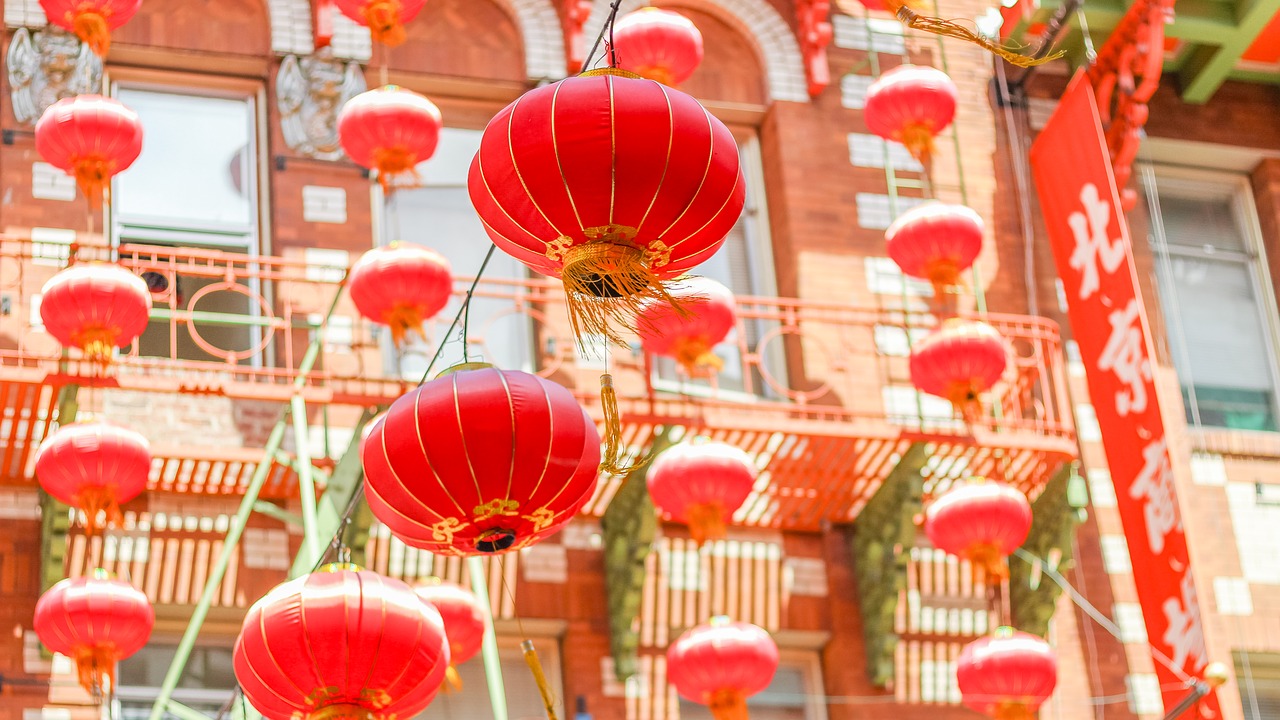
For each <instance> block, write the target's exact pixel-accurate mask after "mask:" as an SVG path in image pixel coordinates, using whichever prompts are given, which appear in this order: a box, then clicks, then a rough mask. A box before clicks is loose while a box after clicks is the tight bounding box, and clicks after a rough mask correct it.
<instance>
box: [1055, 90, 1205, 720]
mask: <svg viewBox="0 0 1280 720" xmlns="http://www.w3.org/2000/svg"><path fill="white" fill-rule="evenodd" d="M1031 167H1032V171H1033V173H1034V175H1035V180H1036V187H1037V190H1038V192H1039V196H1040V209H1041V211H1042V212H1043V215H1044V220H1045V227H1046V228H1048V231H1049V240H1050V243H1051V245H1052V246H1053V253H1054V259H1055V261H1056V262H1057V266H1058V274H1059V276H1061V278H1062V284H1063V288H1064V290H1065V291H1066V296H1067V313H1068V315H1069V316H1070V319H1071V330H1072V334H1073V336H1074V338H1075V341H1076V343H1077V344H1078V345H1079V347H1080V358H1081V360H1082V361H1083V362H1084V365H1085V377H1086V379H1087V380H1088V383H1089V397H1090V398H1091V399H1092V400H1093V403H1094V411H1095V413H1096V414H1097V417H1098V427H1099V428H1100V429H1101V430H1102V444H1103V448H1104V449H1105V450H1106V456H1107V465H1108V466H1109V469H1110V471H1111V478H1112V481H1113V482H1114V484H1115V487H1116V505H1117V509H1118V510H1119V511H1120V520H1121V523H1122V524H1123V526H1124V533H1125V538H1126V539H1127V540H1128V545H1129V554H1130V556H1131V557H1132V560H1133V563H1132V564H1133V580H1134V584H1135V586H1136V588H1137V592H1138V601H1139V603H1140V604H1141V606H1142V615H1143V620H1144V621H1145V623H1146V626H1147V637H1148V639H1149V640H1150V642H1151V644H1152V648H1153V652H1154V653H1156V654H1157V655H1159V656H1160V657H1162V658H1170V659H1171V660H1172V661H1173V663H1174V664H1176V665H1177V666H1178V670H1179V671H1178V672H1175V671H1174V670H1172V669H1170V668H1169V667H1167V666H1166V665H1165V664H1164V663H1162V662H1160V660H1159V659H1157V661H1156V663H1155V666H1156V674H1157V675H1158V676H1159V678H1160V685H1161V687H1162V688H1163V690H1162V696H1163V700H1164V706H1165V709H1166V710H1168V709H1171V708H1173V707H1175V706H1176V705H1178V704H1179V703H1180V702H1181V701H1182V699H1183V698H1184V697H1185V696H1186V694H1187V686H1186V683H1185V682H1183V681H1182V678H1183V677H1185V676H1186V675H1197V674H1198V673H1200V672H1202V671H1203V669H1204V667H1205V665H1206V664H1207V661H1208V657H1209V653H1208V649H1207V647H1206V645H1205V638H1204V631H1203V626H1202V624H1201V619H1200V605H1199V603H1198V602H1197V600H1196V593H1195V578H1194V576H1193V575H1192V574H1191V567H1190V557H1189V554H1188V552H1187V538H1186V534H1185V531H1184V529H1183V526H1182V519H1181V513H1180V512H1179V508H1178V496H1177V488H1176V485H1175V483H1174V473H1173V464H1172V462H1171V460H1170V456H1169V448H1168V444H1167V442H1166V436H1165V430H1164V422H1163V420H1162V418H1161V415H1160V403H1159V398H1158V397H1157V395H1156V390H1155V383H1154V380H1153V373H1152V364H1151V358H1152V353H1151V343H1150V333H1149V332H1148V331H1147V324H1146V318H1145V315H1144V313H1143V308H1142V298H1141V297H1140V295H1139V293H1138V283H1137V279H1136V275H1135V274H1134V269H1133V257H1132V254H1131V252H1130V247H1129V229H1128V226H1127V225H1126V223H1125V219H1124V216H1123V215H1121V214H1120V209H1119V208H1120V198H1119V191H1118V189H1117V187H1116V182H1115V177H1114V176H1113V174H1112V168H1111V160H1110V155H1109V153H1108V151H1107V145H1106V141H1105V139H1104V137H1103V133H1102V126H1101V124H1100V122H1099V120H1098V109H1097V105H1096V103H1095V101H1094V97H1093V88H1092V86H1091V85H1090V84H1089V82H1088V79H1087V78H1086V77H1085V76H1084V74H1083V73H1081V74H1078V75H1077V76H1076V79H1075V80H1073V81H1072V83H1071V85H1070V87H1068V88H1067V92H1066V94H1064V95H1063V97H1062V100H1061V101H1060V102H1059V103H1058V108H1057V110H1056V111H1054V114H1053V117H1051V118H1050V119H1049V122H1048V124H1046V125H1045V128H1044V131H1043V132H1041V133H1040V137H1038V138H1037V139H1036V142H1035V144H1034V145H1033V146H1032V148H1031ZM1196 709H1197V713H1198V716H1199V717H1200V718H1220V717H1221V710H1220V708H1219V706H1218V700H1217V696H1216V695H1214V694H1212V693H1211V694H1209V695H1207V696H1205V697H1204V698H1203V699H1201V700H1200V702H1199V703H1198V705H1197V708H1196ZM1188 717H1190V716H1188Z"/></svg>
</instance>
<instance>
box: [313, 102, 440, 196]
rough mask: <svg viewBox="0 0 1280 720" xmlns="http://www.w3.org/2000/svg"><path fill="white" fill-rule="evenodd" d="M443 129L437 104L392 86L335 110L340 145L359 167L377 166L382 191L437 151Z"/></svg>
mask: <svg viewBox="0 0 1280 720" xmlns="http://www.w3.org/2000/svg"><path fill="white" fill-rule="evenodd" d="M442 127H444V120H443V119H442V118H441V116H440V109H439V108H437V107H436V105H435V103H433V102H431V101H430V100H428V99H427V98H425V97H423V96H422V95H419V94H418V93H416V92H413V91H412V90H405V89H404V88H401V87H396V86H395V85H387V86H386V87H381V88H377V89H374V90H368V91H366V92H362V93H360V94H359V95H357V96H355V97H353V98H351V99H350V100H348V101H347V102H346V104H345V105H343V106H342V111H341V112H339V113H338V140H339V142H341V143H342V149H343V150H344V151H346V153H347V156H348V157H350V158H351V160H352V161H353V162H355V163H356V164H357V165H360V166H362V167H366V168H369V169H370V170H376V171H377V172H378V182H379V183H381V184H382V187H383V189H384V190H389V189H390V187H391V185H390V183H391V179H392V178H393V177H396V176H400V175H405V174H409V175H412V174H413V172H414V167H416V166H417V164H418V163H420V162H425V161H426V160H428V159H430V158H431V156H432V155H434V154H435V152H436V146H438V145H439V144H440V129H441V128H442Z"/></svg>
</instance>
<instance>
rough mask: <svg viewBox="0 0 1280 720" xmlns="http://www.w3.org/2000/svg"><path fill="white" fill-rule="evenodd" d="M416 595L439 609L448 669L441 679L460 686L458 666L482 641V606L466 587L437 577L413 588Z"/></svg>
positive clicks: (477, 649)
mask: <svg viewBox="0 0 1280 720" xmlns="http://www.w3.org/2000/svg"><path fill="white" fill-rule="evenodd" d="M414 591H415V592H417V593H418V597H420V598H422V599H423V600H424V601H426V602H427V603H430V604H431V605H432V606H433V607H435V609H436V610H439V611H440V618H441V619H442V620H444V634H445V636H446V637H448V639H449V658H450V662H449V670H448V672H447V673H446V674H445V679H446V680H447V681H448V682H449V685H450V686H452V687H453V689H455V690H461V689H462V678H461V677H459V676H458V669H457V668H458V666H459V665H461V664H462V663H464V662H466V661H468V660H470V659H471V658H473V657H475V655H476V653H478V652H480V646H481V644H483V642H484V632H485V625H484V606H483V605H481V604H480V598H478V597H476V594H475V593H473V592H471V591H470V590H468V589H466V588H464V587H462V586H461V585H457V584H454V583H451V582H445V581H444V580H441V579H440V578H436V577H433V578H429V579H428V580H426V581H425V582H423V583H421V584H420V585H418V586H417V587H415V588H414Z"/></svg>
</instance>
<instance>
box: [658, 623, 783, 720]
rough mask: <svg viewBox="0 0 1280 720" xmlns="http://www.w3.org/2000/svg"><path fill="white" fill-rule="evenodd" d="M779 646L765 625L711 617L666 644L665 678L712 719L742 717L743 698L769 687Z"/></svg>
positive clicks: (774, 670) (743, 710)
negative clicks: (703, 706)
mask: <svg viewBox="0 0 1280 720" xmlns="http://www.w3.org/2000/svg"><path fill="white" fill-rule="evenodd" d="M777 671H778V646H777V644H776V643H774V641H773V638H772V637H769V633H767V632H765V630H764V628H761V627H758V626H756V625H752V624H751V623H745V622H733V621H731V620H730V619H729V618H727V617H714V618H712V619H711V621H710V622H707V623H705V624H702V625H699V626H697V627H695V628H693V629H691V630H689V631H687V632H685V634H683V635H681V636H680V637H679V638H678V639H676V641H675V642H673V643H672V644H671V646H670V647H668V648H667V680H668V681H669V682H670V683H671V684H672V685H675V687H676V692H678V693H680V696H681V697H683V698H685V699H687V700H692V701H693V702H696V703H702V704H703V705H707V706H709V707H710V708H711V714H712V716H714V717H715V718H716V720H746V718H747V698H748V697H750V696H752V695H755V694H756V693H758V692H760V691H761V690H764V689H765V688H767V687H769V683H771V682H773V675H774V673H776V672H777Z"/></svg>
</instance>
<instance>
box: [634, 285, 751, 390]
mask: <svg viewBox="0 0 1280 720" xmlns="http://www.w3.org/2000/svg"><path fill="white" fill-rule="evenodd" d="M669 292H670V293H671V297H673V298H675V299H676V301H677V302H678V303H679V305H680V310H677V309H676V308H675V307H673V306H672V305H671V304H670V303H664V302H659V301H656V300H649V301H647V302H645V303H644V305H642V306H641V308H640V314H639V315H638V316H637V320H636V328H637V330H639V333H640V344H641V346H642V347H643V348H644V350H645V352H649V353H653V354H654V355H663V356H665V357H671V358H675V360H676V362H678V363H680V365H681V366H682V367H683V368H684V369H685V372H686V373H688V374H689V375H691V376H692V375H699V374H705V372H706V371H707V370H708V369H715V370H718V369H720V368H721V367H722V366H723V364H724V363H723V361H722V360H721V359H720V358H719V357H717V356H716V354H715V353H714V352H712V350H713V349H714V348H715V346H716V345H718V344H720V343H721V342H723V341H724V339H725V338H726V337H728V336H729V333H730V332H731V331H732V330H733V328H734V327H735V326H736V325H737V323H738V318H737V315H738V305H737V303H735V302H734V300H733V293H732V292H731V291H730V290H729V288H727V287H725V286H724V285H721V284H720V283H718V282H716V281H715V280H711V279H708V278H702V277H687V278H683V279H681V280H680V281H679V282H677V283H675V284H673V285H672V286H671V287H670V288H669Z"/></svg>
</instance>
